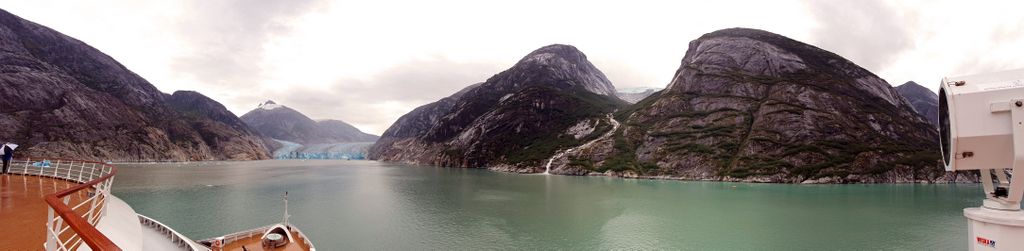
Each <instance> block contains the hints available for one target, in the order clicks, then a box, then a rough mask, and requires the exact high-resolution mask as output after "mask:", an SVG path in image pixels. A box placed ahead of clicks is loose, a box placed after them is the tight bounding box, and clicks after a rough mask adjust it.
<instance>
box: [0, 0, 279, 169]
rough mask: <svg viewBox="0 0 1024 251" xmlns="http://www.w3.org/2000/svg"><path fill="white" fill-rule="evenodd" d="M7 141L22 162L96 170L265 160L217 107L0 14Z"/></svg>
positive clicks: (250, 137) (0, 84)
mask: <svg viewBox="0 0 1024 251" xmlns="http://www.w3.org/2000/svg"><path fill="white" fill-rule="evenodd" d="M0 128H3V130H0V139H4V140H10V141H12V142H16V143H19V144H21V145H22V148H19V152H18V154H19V155H21V156H29V155H35V156H59V157H65V158H83V159H91V160H114V161H139V160H219V159H235V160H249V159H266V158H268V156H269V155H268V153H269V152H268V151H267V149H266V148H264V147H263V143H262V140H261V139H260V138H259V136H258V135H256V134H255V133H253V132H252V131H250V130H249V129H248V128H247V127H246V126H245V125H244V124H242V123H241V122H240V121H239V120H238V118H237V117H234V115H231V113H230V112H228V111H227V110H226V109H224V107H223V106H221V105H220V104H219V103H217V102H216V101H213V100H210V99H209V98H206V97H205V96H203V95H201V94H199V93H195V92H178V93H175V94H174V95H168V94H166V93H163V92H160V91H159V90H157V89H156V87H154V86H153V85H152V84H150V83H149V82H148V81H146V80H145V79H143V78H142V77H140V76H138V75H136V74H135V73H133V72H131V71H130V70H128V69H127V68H126V67H125V66H123V65H121V64H120V63H118V62H117V61H115V60H114V59H113V58H111V57H110V56H107V55H106V54H103V53H102V52H100V51H99V50H96V49H95V48H93V47H91V46H89V45H87V44H85V43H83V42H82V41H79V40H76V39H74V38H71V37H68V36H65V35H64V34H61V33H59V32H57V31H54V30H52V29H50V28H47V27H44V26H42V25H39V24H36V23H33V22H30V21H27V20H24V19H21V18H20V17H18V16H15V15H13V14H11V13H9V12H7V11H4V10H0Z"/></svg>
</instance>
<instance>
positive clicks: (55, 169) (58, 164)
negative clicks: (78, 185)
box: [50, 160, 61, 177]
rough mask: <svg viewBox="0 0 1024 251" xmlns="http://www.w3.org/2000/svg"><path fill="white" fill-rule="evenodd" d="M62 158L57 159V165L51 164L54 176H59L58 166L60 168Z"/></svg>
mask: <svg viewBox="0 0 1024 251" xmlns="http://www.w3.org/2000/svg"><path fill="white" fill-rule="evenodd" d="M60 162H61V160H57V165H54V166H51V167H50V168H53V177H57V168H60Z"/></svg>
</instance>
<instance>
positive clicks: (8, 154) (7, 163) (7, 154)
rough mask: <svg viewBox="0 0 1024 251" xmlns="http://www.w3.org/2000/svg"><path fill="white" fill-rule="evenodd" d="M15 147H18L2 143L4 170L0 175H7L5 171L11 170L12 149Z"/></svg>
mask: <svg viewBox="0 0 1024 251" xmlns="http://www.w3.org/2000/svg"><path fill="white" fill-rule="evenodd" d="M17 147H18V145H14V144H11V143H10V142H7V143H4V145H3V149H2V150H3V154H4V155H3V159H4V169H3V172H2V174H7V171H8V170H10V168H11V159H13V158H14V148H17Z"/></svg>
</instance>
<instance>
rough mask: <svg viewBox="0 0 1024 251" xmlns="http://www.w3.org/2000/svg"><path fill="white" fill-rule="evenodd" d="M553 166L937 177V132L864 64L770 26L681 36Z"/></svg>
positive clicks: (777, 176)
mask: <svg viewBox="0 0 1024 251" xmlns="http://www.w3.org/2000/svg"><path fill="white" fill-rule="evenodd" d="M616 119H618V120H620V121H622V124H623V126H621V127H620V128H619V129H618V130H617V132H616V133H615V135H614V136H613V137H611V138H609V139H606V140H603V141H601V142H596V143H595V144H592V146H590V147H588V148H582V149H579V150H577V151H574V152H572V153H571V154H566V155H564V156H561V157H560V158H556V160H554V161H553V162H554V164H553V166H554V167H553V170H552V172H553V173H561V174H596V173H605V174H606V175H617V176H632V177H661V178H678V179H693V180H742V181H756V182H790V183H794V182H796V183H799V182H805V183H846V182H911V181H947V180H952V179H956V177H955V176H954V175H947V173H946V172H944V170H943V168H942V167H941V166H940V164H939V154H938V152H939V149H938V143H937V142H936V141H937V139H938V135H937V132H936V130H935V129H934V127H932V125H930V124H928V122H927V121H925V120H924V119H923V118H922V117H921V116H918V115H917V114H916V113H915V112H914V109H913V108H912V107H911V104H910V102H908V101H907V100H906V99H904V98H903V97H902V96H900V95H899V93H898V92H897V91H896V90H895V89H893V88H892V87H891V86H890V85H889V84H888V83H886V82H885V81H884V80H882V79H881V78H879V77H878V76H876V75H874V74H872V73H871V72H869V71H867V70H865V69H863V68H861V67H859V66H857V65H855V64H854V63H852V62H850V61H848V60H846V59H844V58H842V57H840V56H838V55H836V54H833V53H831V52H828V51H825V50H822V49H819V48H817V47H814V46H811V45H808V44H805V43H801V42H798V41H795V40H792V39H789V38H786V37H783V36H780V35H777V34H773V33H770V32H766V31H761V30H753V29H742V28H734V29H725V30H719V31H715V32H712V33H708V34H705V35H704V36H701V37H700V38H698V39H697V40H694V41H692V42H690V46H689V50H688V51H687V52H686V55H685V56H684V57H683V60H682V64H681V66H680V68H679V70H678V71H677V72H676V74H675V77H674V79H673V80H672V82H671V83H670V84H669V85H668V87H667V88H666V89H665V90H664V91H661V92H659V93H656V94H654V95H652V96H651V97H649V98H647V99H644V100H642V101H641V102H639V103H638V104H635V105H633V106H631V107H629V108H628V109H624V110H621V111H619V112H618V113H616Z"/></svg>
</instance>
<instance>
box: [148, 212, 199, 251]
mask: <svg viewBox="0 0 1024 251" xmlns="http://www.w3.org/2000/svg"><path fill="white" fill-rule="evenodd" d="M139 223H142V225H143V226H146V227H149V228H153V229H155V230H156V231H157V232H160V234H163V235H164V237H167V239H168V240H171V242H172V243H174V245H177V246H178V247H179V248H181V250H186V251H206V250H209V249H202V248H197V247H196V245H198V244H196V243H194V242H192V240H191V239H189V238H188V237H185V236H184V235H182V234H181V233H178V231H174V229H171V228H170V227H168V226H167V225H164V224H163V223H161V222H159V221H157V220H154V219H152V218H149V217H146V216H144V215H141V214H140V215H139Z"/></svg>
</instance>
